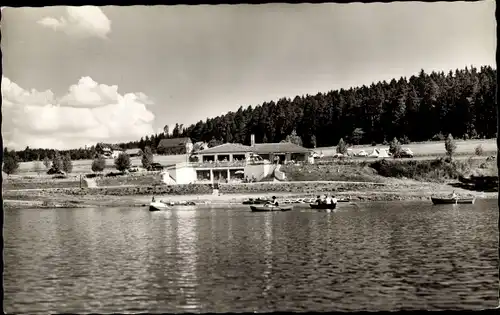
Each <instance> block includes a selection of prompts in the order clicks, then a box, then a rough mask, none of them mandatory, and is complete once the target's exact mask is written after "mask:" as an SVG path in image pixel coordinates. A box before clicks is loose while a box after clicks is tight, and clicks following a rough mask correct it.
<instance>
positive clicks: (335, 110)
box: [183, 67, 496, 147]
mask: <svg viewBox="0 0 500 315" xmlns="http://www.w3.org/2000/svg"><path fill="white" fill-rule="evenodd" d="M495 82H496V70H495V69H492V68H491V67H481V69H476V68H474V67H471V68H465V69H463V70H456V71H453V72H452V71H450V72H449V73H447V74H446V73H444V72H432V73H430V74H429V73H426V72H424V71H421V72H420V73H419V74H418V75H414V76H411V77H410V78H404V77H403V78H399V79H392V80H390V82H386V81H382V82H377V83H373V84H371V85H370V86H360V87H354V88H349V89H340V90H337V91H330V92H327V93H318V94H316V95H305V96H297V97H295V98H293V99H289V98H282V99H280V100H278V101H277V102H276V103H275V102H273V101H271V102H265V103H263V104H262V105H260V106H256V107H254V108H252V107H247V108H244V107H240V108H239V109H238V110H237V111H236V112H229V113H227V114H226V115H223V116H218V117H215V118H209V119H207V120H206V121H199V122H198V123H196V124H193V125H191V126H188V127H187V128H186V129H185V130H184V132H183V136H189V137H190V138H191V139H192V140H193V141H205V142H208V141H210V139H212V138H215V139H224V140H226V139H227V134H228V133H229V132H230V133H231V136H232V141H233V142H235V143H243V144H249V143H250V135H251V134H255V138H256V141H257V142H280V141H282V140H284V139H286V137H287V135H289V134H291V132H292V131H293V130H294V129H295V130H296V133H297V135H298V136H299V137H301V139H302V140H303V142H304V143H303V144H304V146H306V147H313V146H314V143H313V136H315V138H316V139H315V140H316V145H317V146H318V147H321V146H333V145H335V143H337V142H338V141H339V139H340V138H344V139H346V138H350V142H354V143H357V142H359V143H372V142H376V143H382V142H383V140H384V139H393V138H394V137H397V138H398V139H405V142H407V141H406V140H408V141H427V140H430V139H431V138H432V137H433V136H434V135H436V134H438V133H443V134H448V133H452V134H454V135H456V136H458V137H460V138H467V137H469V138H476V137H478V138H483V137H486V138H493V137H495V132H496V119H495V117H496V107H495V106H496V105H495V91H496V84H495ZM423 124H425V126H424V125H423Z"/></svg>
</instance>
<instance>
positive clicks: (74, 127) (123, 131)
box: [2, 77, 155, 149]
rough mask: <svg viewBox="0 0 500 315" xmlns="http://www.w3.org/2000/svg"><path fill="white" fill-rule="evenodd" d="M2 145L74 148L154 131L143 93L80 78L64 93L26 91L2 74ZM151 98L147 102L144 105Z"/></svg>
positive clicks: (150, 113) (126, 139) (135, 136)
mask: <svg viewBox="0 0 500 315" xmlns="http://www.w3.org/2000/svg"><path fill="white" fill-rule="evenodd" d="M2 95H3V104H4V106H3V117H4V119H3V124H2V134H3V137H4V142H5V146H7V147H9V148H12V149H23V148H25V147H26V146H30V147H32V148H38V147H45V148H58V149H65V148H76V147H80V146H84V145H86V144H88V143H96V142H99V141H105V142H122V141H130V140H138V139H140V138H141V137H143V136H145V135H150V134H153V133H154V130H153V126H152V124H153V121H154V118H155V117H154V115H153V113H152V112H151V111H150V110H148V108H147V105H148V104H150V101H149V99H148V97H147V96H146V95H145V94H144V93H127V94H124V95H121V94H119V93H118V86H116V85H111V86H110V85H105V84H98V83H97V82H95V81H94V80H92V78H90V77H83V78H81V79H80V80H79V81H78V83H77V84H75V85H72V86H71V87H70V88H69V90H68V93H67V94H66V95H64V96H62V97H60V98H55V97H54V94H53V93H52V92H51V91H50V90H47V91H44V92H39V91H37V90H31V91H27V90H25V89H23V88H21V87H20V86H19V85H17V84H16V83H14V82H12V81H10V80H9V79H8V78H6V77H3V78H2ZM148 102H149V103H148Z"/></svg>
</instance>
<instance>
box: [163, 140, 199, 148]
mask: <svg viewBox="0 0 500 315" xmlns="http://www.w3.org/2000/svg"><path fill="white" fill-rule="evenodd" d="M187 143H191V139H189V138H172V139H161V141H160V143H158V147H163V148H175V147H184V146H185V145H186V144H187Z"/></svg>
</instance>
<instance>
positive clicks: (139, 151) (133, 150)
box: [125, 148, 142, 154]
mask: <svg viewBox="0 0 500 315" xmlns="http://www.w3.org/2000/svg"><path fill="white" fill-rule="evenodd" d="M125 153H127V154H141V153H142V150H141V149H139V148H136V149H128V150H125Z"/></svg>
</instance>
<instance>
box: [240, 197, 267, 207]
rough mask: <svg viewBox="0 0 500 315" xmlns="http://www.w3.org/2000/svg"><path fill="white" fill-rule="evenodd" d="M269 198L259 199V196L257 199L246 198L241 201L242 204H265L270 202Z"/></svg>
mask: <svg viewBox="0 0 500 315" xmlns="http://www.w3.org/2000/svg"><path fill="white" fill-rule="evenodd" d="M270 201H271V200H268V199H260V198H257V199H252V198H250V199H248V200H245V201H243V204H244V205H263V204H266V203H267V202H270Z"/></svg>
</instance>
